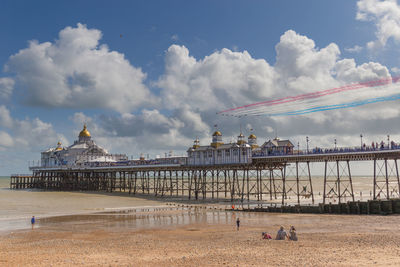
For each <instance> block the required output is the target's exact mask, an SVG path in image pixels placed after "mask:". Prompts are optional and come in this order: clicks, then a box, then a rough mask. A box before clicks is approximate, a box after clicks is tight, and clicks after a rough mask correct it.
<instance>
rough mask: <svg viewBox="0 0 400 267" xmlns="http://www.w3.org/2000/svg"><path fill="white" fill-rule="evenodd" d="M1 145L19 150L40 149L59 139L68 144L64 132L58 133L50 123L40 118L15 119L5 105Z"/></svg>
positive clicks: (0, 115)
mask: <svg viewBox="0 0 400 267" xmlns="http://www.w3.org/2000/svg"><path fill="white" fill-rule="evenodd" d="M0 127H2V128H3V129H4V131H0V139H1V141H0V146H2V147H8V148H12V149H13V150H18V151H38V150H43V148H47V147H49V146H51V145H53V146H55V144H56V143H57V142H58V141H62V142H63V144H68V141H67V139H66V138H65V137H64V135H62V134H57V133H56V131H55V130H54V128H53V125H52V124H50V123H45V122H43V121H41V120H40V119H38V118H35V119H29V118H26V119H24V120H18V119H14V118H12V117H11V115H10V111H9V110H8V109H7V108H6V107H5V106H0Z"/></svg>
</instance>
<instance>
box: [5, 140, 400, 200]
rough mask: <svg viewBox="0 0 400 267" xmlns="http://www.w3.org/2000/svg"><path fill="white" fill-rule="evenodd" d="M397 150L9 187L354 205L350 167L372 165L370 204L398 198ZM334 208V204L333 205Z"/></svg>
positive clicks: (73, 176) (19, 180)
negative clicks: (318, 193) (318, 191)
mask: <svg viewBox="0 0 400 267" xmlns="http://www.w3.org/2000/svg"><path fill="white" fill-rule="evenodd" d="M399 158H400V149H397V148H396V149H384V150H372V151H350V152H340V151H335V152H333V153H309V154H306V153H305V154H300V153H299V154H291V155H272V156H263V155H260V156H253V158H252V162H251V163H247V164H219V165H203V166H198V165H196V166H190V165H187V164H184V163H179V164H171V163H170V164H154V165H146V164H145V163H146V162H145V163H144V164H143V165H133V166H129V165H118V164H112V163H110V164H108V165H107V166H90V165H89V166H73V167H68V166H59V167H52V168H42V167H33V168H31V169H32V171H33V174H32V175H31V176H28V175H22V176H21V175H13V176H12V177H11V181H10V188H12V189H24V188H37V189H43V190H62V191H103V192H115V191H118V192H128V193H129V194H132V195H137V194H143V195H152V196H156V197H180V198H187V199H189V200H205V199H208V200H218V199H219V200H221V199H222V200H225V201H231V202H239V203H250V202H251V203H265V202H273V203H275V205H276V204H277V203H279V206H285V205H286V204H287V203H288V199H295V203H293V200H292V204H296V205H310V204H311V205H313V204H314V205H316V204H323V205H325V204H326V205H327V204H328V203H330V202H332V201H334V202H336V201H337V204H338V205H341V204H342V203H346V202H347V201H352V202H354V201H355V197H354V191H353V181H352V171H351V163H352V162H354V161H367V162H369V163H370V164H373V167H374V168H373V173H372V174H371V176H372V177H373V183H372V184H373V187H372V188H371V190H372V192H373V195H372V199H373V200H389V199H394V198H398V197H399V192H400V180H399V171H398V164H397V160H398V159H399ZM313 162H321V163H322V164H324V176H323V179H324V182H323V185H324V188H323V196H322V202H321V203H316V202H315V195H314V191H313V180H314V178H313V177H315V175H313V174H312V172H311V169H310V163H313ZM335 204H336V203H335Z"/></svg>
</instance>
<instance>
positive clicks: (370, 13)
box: [356, 0, 400, 50]
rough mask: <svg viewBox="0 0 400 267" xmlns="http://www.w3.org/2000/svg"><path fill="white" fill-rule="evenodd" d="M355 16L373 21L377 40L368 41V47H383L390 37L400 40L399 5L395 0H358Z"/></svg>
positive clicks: (371, 48) (362, 19) (372, 48)
mask: <svg viewBox="0 0 400 267" xmlns="http://www.w3.org/2000/svg"><path fill="white" fill-rule="evenodd" d="M356 18H357V19H358V20H361V21H372V22H374V23H375V26H376V32H375V35H376V38H377V40H375V41H371V42H368V43H367V47H368V49H370V50H374V49H377V48H380V47H384V46H385V45H386V43H387V41H388V40H389V39H391V38H392V39H393V40H394V41H396V42H399V41H400V6H399V5H398V4H397V1H396V0H385V1H380V0H360V1H358V2H357V16H356Z"/></svg>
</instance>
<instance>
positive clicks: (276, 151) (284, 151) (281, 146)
mask: <svg viewBox="0 0 400 267" xmlns="http://www.w3.org/2000/svg"><path fill="white" fill-rule="evenodd" d="M293 147H294V145H293V144H292V142H290V141H289V140H280V139H279V138H278V137H275V138H274V139H272V140H268V141H267V142H265V143H264V144H263V145H262V146H261V152H262V153H263V154H264V155H291V154H293Z"/></svg>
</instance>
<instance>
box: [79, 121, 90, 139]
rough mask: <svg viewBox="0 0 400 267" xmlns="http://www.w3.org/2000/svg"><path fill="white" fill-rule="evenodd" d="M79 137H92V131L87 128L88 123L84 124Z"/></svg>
mask: <svg viewBox="0 0 400 267" xmlns="http://www.w3.org/2000/svg"><path fill="white" fill-rule="evenodd" d="M79 137H90V133H89V131H88V130H87V128H86V124H85V125H83V130H82V131H81V132H80V133H79Z"/></svg>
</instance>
